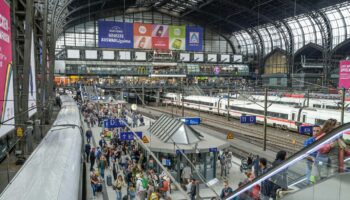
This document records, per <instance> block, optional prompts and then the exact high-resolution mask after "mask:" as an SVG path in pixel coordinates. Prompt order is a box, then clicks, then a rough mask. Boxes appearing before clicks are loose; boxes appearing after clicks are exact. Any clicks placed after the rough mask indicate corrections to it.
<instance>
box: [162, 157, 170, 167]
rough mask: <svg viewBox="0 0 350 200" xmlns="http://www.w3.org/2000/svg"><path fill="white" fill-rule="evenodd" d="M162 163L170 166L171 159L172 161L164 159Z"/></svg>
mask: <svg viewBox="0 0 350 200" xmlns="http://www.w3.org/2000/svg"><path fill="white" fill-rule="evenodd" d="M162 164H163V165H164V166H170V165H171V161H170V159H164V158H163V159H162Z"/></svg>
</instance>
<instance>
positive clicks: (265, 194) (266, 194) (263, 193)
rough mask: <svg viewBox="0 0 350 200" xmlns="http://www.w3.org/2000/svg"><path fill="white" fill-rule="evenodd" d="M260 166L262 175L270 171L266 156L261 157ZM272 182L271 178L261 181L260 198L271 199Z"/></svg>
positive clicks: (262, 199)
mask: <svg viewBox="0 0 350 200" xmlns="http://www.w3.org/2000/svg"><path fill="white" fill-rule="evenodd" d="M259 167H260V175H261V174H264V173H266V172H267V171H268V168H267V160H266V159H265V158H260V159H259ZM271 190H272V183H271V181H270V180H268V179H266V180H264V181H262V182H261V187H260V199H261V200H269V199H270V196H271Z"/></svg>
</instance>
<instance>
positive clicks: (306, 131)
mask: <svg viewBox="0 0 350 200" xmlns="http://www.w3.org/2000/svg"><path fill="white" fill-rule="evenodd" d="M312 128H313V126H300V127H299V133H301V134H310V133H311V134H312Z"/></svg>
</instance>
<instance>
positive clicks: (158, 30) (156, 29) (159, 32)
mask: <svg viewBox="0 0 350 200" xmlns="http://www.w3.org/2000/svg"><path fill="white" fill-rule="evenodd" d="M152 47H153V49H165V50H167V49H169V26H166V25H156V24H153V31H152Z"/></svg>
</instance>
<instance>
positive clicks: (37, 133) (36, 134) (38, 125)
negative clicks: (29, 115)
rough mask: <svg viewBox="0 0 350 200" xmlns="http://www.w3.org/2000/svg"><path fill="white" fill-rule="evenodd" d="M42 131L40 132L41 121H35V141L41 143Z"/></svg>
mask: <svg viewBox="0 0 350 200" xmlns="http://www.w3.org/2000/svg"><path fill="white" fill-rule="evenodd" d="M40 136H41V130H40V120H39V119H37V120H35V123H34V139H35V140H36V141H40V139H41V137H40Z"/></svg>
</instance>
